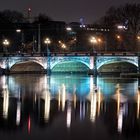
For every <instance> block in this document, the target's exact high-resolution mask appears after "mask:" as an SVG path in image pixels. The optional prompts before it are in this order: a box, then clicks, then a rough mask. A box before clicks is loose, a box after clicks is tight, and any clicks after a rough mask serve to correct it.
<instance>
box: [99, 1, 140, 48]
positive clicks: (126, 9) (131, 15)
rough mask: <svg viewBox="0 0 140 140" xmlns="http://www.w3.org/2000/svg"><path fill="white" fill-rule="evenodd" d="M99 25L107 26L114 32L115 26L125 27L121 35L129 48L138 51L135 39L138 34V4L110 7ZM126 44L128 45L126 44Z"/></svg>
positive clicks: (139, 22)
mask: <svg viewBox="0 0 140 140" xmlns="http://www.w3.org/2000/svg"><path fill="white" fill-rule="evenodd" d="M101 23H102V24H104V25H106V26H109V27H111V28H112V30H114V31H116V32H117V31H118V30H117V25H122V26H124V27H125V29H124V32H123V35H124V36H125V39H126V41H127V42H130V43H129V44H130V45H131V47H133V48H135V50H136V49H138V48H137V45H136V37H137V35H138V34H139V32H140V4H128V3H127V4H125V5H123V6H120V7H111V8H110V9H109V10H108V11H107V12H106V15H105V16H104V17H103V18H102V19H101ZM126 44H128V43H126Z"/></svg>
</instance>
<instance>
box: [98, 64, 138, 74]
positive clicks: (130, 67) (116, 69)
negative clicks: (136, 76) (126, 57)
mask: <svg viewBox="0 0 140 140" xmlns="http://www.w3.org/2000/svg"><path fill="white" fill-rule="evenodd" d="M135 72H137V66H135V65H134V64H132V63H129V62H112V63H107V64H104V65H102V66H101V67H100V68H99V69H98V73H102V74H106V73H135Z"/></svg>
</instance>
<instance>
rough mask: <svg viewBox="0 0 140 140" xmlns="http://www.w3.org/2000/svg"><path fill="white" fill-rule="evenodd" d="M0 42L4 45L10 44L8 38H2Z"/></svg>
mask: <svg viewBox="0 0 140 140" xmlns="http://www.w3.org/2000/svg"><path fill="white" fill-rule="evenodd" d="M2 44H3V45H4V46H8V45H10V41H9V40H8V39H4V40H3V42H2Z"/></svg>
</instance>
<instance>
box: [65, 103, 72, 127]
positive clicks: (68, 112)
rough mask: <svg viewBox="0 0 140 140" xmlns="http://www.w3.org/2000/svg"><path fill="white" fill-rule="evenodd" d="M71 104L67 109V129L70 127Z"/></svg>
mask: <svg viewBox="0 0 140 140" xmlns="http://www.w3.org/2000/svg"><path fill="white" fill-rule="evenodd" d="M71 112H72V110H71V103H69V105H68V107H67V120H66V121H67V128H70V126H71Z"/></svg>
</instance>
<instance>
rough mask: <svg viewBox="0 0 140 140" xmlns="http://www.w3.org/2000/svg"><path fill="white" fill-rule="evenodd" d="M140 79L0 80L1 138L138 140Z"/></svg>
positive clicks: (39, 77)
mask: <svg viewBox="0 0 140 140" xmlns="http://www.w3.org/2000/svg"><path fill="white" fill-rule="evenodd" d="M138 83H139V80H138V79H128V78H125V79H124V78H123V79H121V78H119V77H93V76H87V75H80V74H79V75H76V74H73V75H72V74H66V75H51V76H50V77H48V76H46V75H11V76H1V77H0V138H1V139H4V140H9V139H34V140H37V139H48V140H59V139H60V140H67V139H68V140H77V139H79V140H93V139H95V140H100V139H108V140H112V139H113V140H114V139H121V140H125V139H139V138H140V93H139V90H138Z"/></svg>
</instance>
